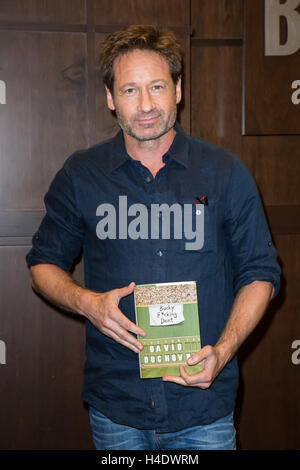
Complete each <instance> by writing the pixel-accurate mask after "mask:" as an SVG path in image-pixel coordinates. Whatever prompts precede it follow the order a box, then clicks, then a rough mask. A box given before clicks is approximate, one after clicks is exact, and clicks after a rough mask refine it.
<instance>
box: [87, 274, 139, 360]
mask: <svg viewBox="0 0 300 470" xmlns="http://www.w3.org/2000/svg"><path fill="white" fill-rule="evenodd" d="M134 286H135V284H134V282H131V283H130V284H129V285H128V286H125V287H122V288H120V289H113V290H110V291H108V292H104V293H97V292H92V291H89V292H88V294H87V295H88V297H87V299H86V305H87V307H86V309H85V310H86V313H85V316H86V317H87V318H88V319H89V320H90V321H91V322H92V323H93V325H94V326H95V327H96V328H98V330H100V331H101V332H102V333H103V334H105V335H106V336H109V337H110V338H112V339H114V340H115V341H116V342H117V343H120V344H122V345H123V346H126V347H127V348H129V349H131V350H132V351H134V352H136V353H138V352H139V350H142V349H143V345H142V343H141V342H140V341H138V340H137V338H135V337H134V336H133V335H132V334H130V333H129V331H130V332H132V333H134V334H136V335H140V336H145V335H146V333H145V331H144V330H142V329H141V328H139V327H138V326H137V325H136V324H135V323H133V322H131V321H130V320H129V319H128V318H127V317H126V316H125V315H124V314H123V313H122V312H121V310H120V309H119V307H118V305H119V302H120V300H121V298H122V297H125V296H127V295H129V294H132V292H133V290H134Z"/></svg>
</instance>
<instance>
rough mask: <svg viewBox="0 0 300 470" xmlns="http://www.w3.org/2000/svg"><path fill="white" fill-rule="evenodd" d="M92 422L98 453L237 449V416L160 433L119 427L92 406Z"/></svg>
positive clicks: (230, 415)
mask: <svg viewBox="0 0 300 470" xmlns="http://www.w3.org/2000/svg"><path fill="white" fill-rule="evenodd" d="M90 423H91V427H92V432H93V440H94V444H95V447H96V449H97V450H145V449H147V450H149V449H150V450H170V449H177V450H179V449H180V450H235V449H236V441H235V434H236V433H235V428H234V424H233V414H232V413H231V414H229V415H228V416H226V417H224V418H221V419H219V420H217V421H215V422H214V423H212V424H208V425H205V426H193V427H191V428H186V429H183V430H181V431H177V432H171V433H159V432H157V431H154V430H142V429H136V428H131V427H129V426H124V425H121V424H116V423H114V422H112V421H110V420H109V419H108V418H106V417H105V416H104V415H103V414H102V413H100V412H99V411H98V410H96V409H95V408H93V407H90Z"/></svg>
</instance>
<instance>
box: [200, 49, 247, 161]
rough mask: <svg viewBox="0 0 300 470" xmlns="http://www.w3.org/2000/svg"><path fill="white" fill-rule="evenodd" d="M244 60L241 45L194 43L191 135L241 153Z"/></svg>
mask: <svg viewBox="0 0 300 470" xmlns="http://www.w3.org/2000/svg"><path fill="white" fill-rule="evenodd" d="M241 60H242V48H241V47H239V46H237V47H235V46H227V45H225V46H224V45H220V46H218V45H215V43H213V44H212V45H211V44H209V43H204V44H202V43H201V42H200V43H197V42H194V41H193V42H192V49H191V63H192V72H191V95H192V101H191V123H192V124H191V126H192V134H193V135H197V136H199V137H202V138H203V139H206V140H210V141H213V142H214V143H216V144H217V145H220V146H222V147H225V148H228V149H229V150H231V151H232V152H235V153H237V154H239V155H240V154H241V148H242V139H241V94H242V87H241V77H242V67H241ZM249 163H251V160H249ZM250 166H251V165H250Z"/></svg>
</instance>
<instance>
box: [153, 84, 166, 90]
mask: <svg viewBox="0 0 300 470" xmlns="http://www.w3.org/2000/svg"><path fill="white" fill-rule="evenodd" d="M162 88H163V86H162V85H153V87H152V89H153V90H154V91H160V90H162Z"/></svg>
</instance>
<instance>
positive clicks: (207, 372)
mask: <svg viewBox="0 0 300 470" xmlns="http://www.w3.org/2000/svg"><path fill="white" fill-rule="evenodd" d="M200 362H201V363H202V365H203V370H202V371H201V372H198V373H197V374H192V375H190V374H188V373H187V372H186V371H185V369H184V366H183V365H180V366H179V368H180V376H179V377H176V376H173V375H166V376H164V377H163V380H164V381H166V382H175V383H177V384H179V385H184V386H186V387H199V388H202V389H206V388H209V387H210V386H211V384H212V383H213V381H214V379H215V378H216V376H217V375H218V374H219V373H220V371H221V370H222V368H223V367H224V365H223V361H222V360H221V355H220V353H219V350H218V348H217V347H213V346H204V347H203V348H202V349H201V350H200V351H198V352H196V353H195V354H193V355H192V356H191V357H189V359H188V360H187V364H188V365H189V366H192V365H195V364H199V363H200Z"/></svg>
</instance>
